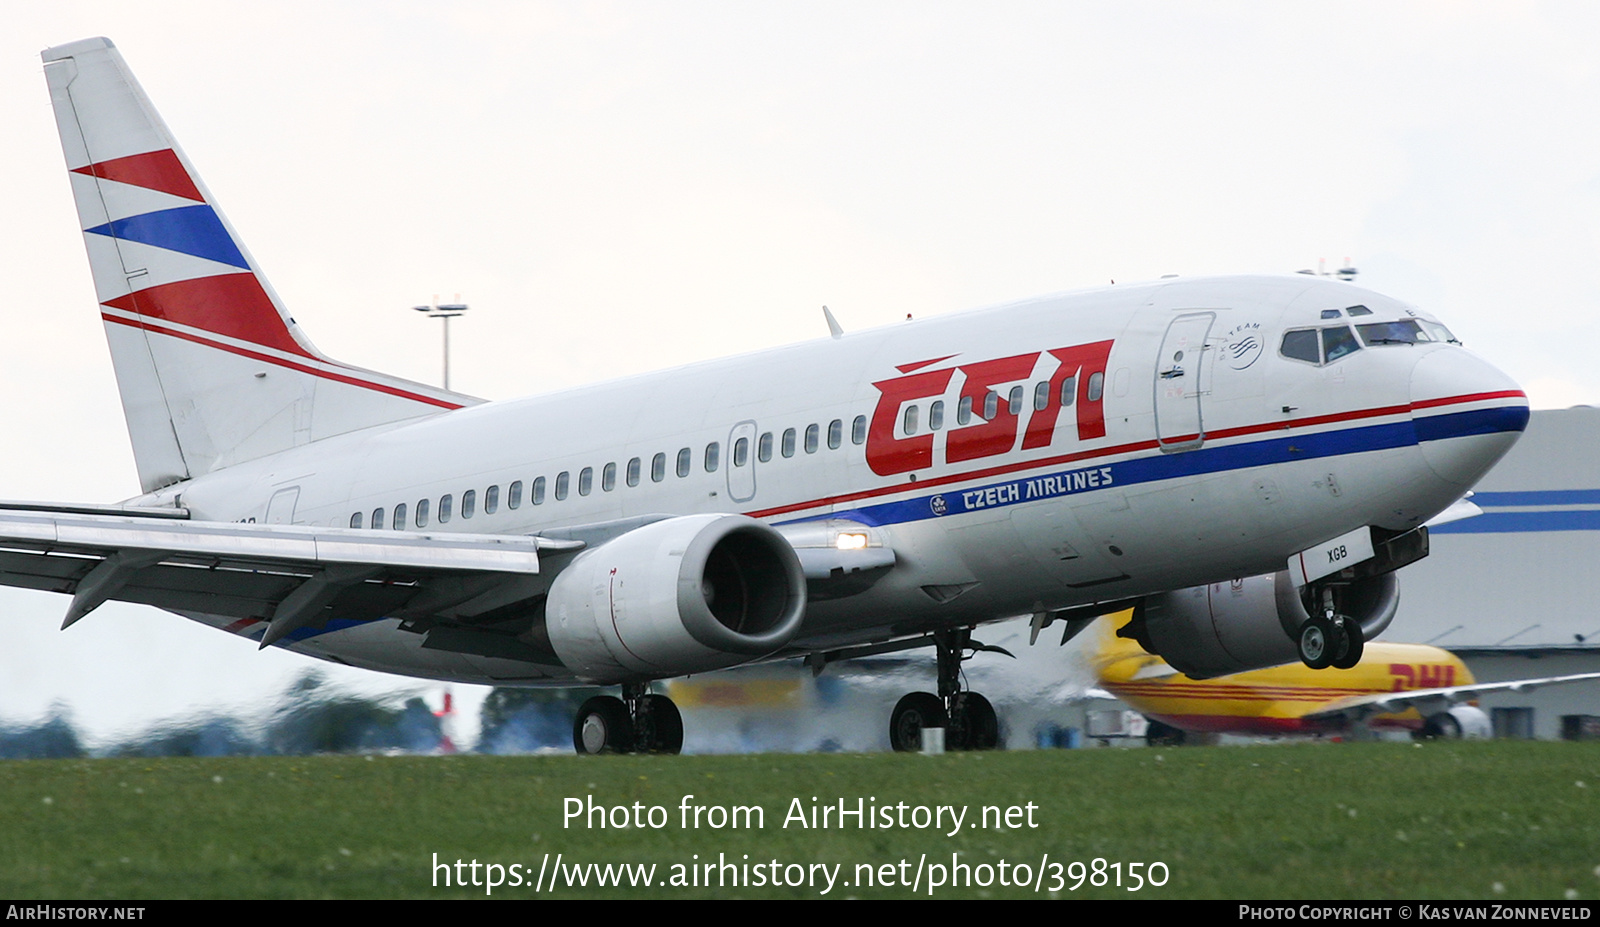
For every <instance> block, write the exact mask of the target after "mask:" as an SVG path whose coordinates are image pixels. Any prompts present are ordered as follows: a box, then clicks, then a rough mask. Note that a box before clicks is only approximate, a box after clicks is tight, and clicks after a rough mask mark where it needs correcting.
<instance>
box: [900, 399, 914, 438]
mask: <svg viewBox="0 0 1600 927" xmlns="http://www.w3.org/2000/svg"><path fill="white" fill-rule="evenodd" d="M900 430H901V431H903V432H905V433H906V435H908V436H909V435H914V434H916V433H917V407H916V406H906V414H905V418H904V419H902V420H901V422H900Z"/></svg>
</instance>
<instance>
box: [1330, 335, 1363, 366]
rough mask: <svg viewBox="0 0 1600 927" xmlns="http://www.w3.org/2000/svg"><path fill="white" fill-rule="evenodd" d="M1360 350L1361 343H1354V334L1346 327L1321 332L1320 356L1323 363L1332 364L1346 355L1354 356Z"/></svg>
mask: <svg viewBox="0 0 1600 927" xmlns="http://www.w3.org/2000/svg"><path fill="white" fill-rule="evenodd" d="M1359 350H1361V343H1360V342H1359V341H1356V336H1355V333H1354V332H1352V331H1351V330H1350V329H1349V327H1348V326H1344V325H1340V326H1339V327H1338V328H1324V329H1323V330H1322V356H1323V357H1324V358H1326V361H1325V363H1329V364H1331V363H1333V362H1334V361H1336V360H1338V359H1339V358H1341V357H1344V356H1345V355H1346V354H1354V353H1355V352H1357V351H1359Z"/></svg>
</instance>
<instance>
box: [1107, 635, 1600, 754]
mask: <svg viewBox="0 0 1600 927" xmlns="http://www.w3.org/2000/svg"><path fill="white" fill-rule="evenodd" d="M1132 618H1133V610H1132V609H1127V610H1125V611H1123V612H1120V613H1117V614H1114V615H1108V616H1106V617H1105V618H1104V619H1102V620H1101V621H1099V622H1097V623H1096V625H1095V632H1094V633H1095V638H1094V639H1093V640H1092V641H1091V643H1090V649H1089V651H1088V653H1087V657H1088V660H1089V662H1090V664H1091V665H1092V667H1093V668H1094V670H1095V675H1096V678H1097V680H1098V683H1099V685H1100V687H1101V688H1103V689H1104V690H1105V691H1107V692H1109V693H1110V694H1112V695H1114V696H1116V697H1117V698H1119V699H1121V700H1122V701H1124V702H1126V703H1128V704H1129V705H1130V706H1132V707H1133V708H1134V710H1136V711H1138V712H1139V713H1140V714H1142V715H1144V716H1145V717H1146V718H1148V719H1150V720H1152V721H1153V722H1156V723H1155V724H1152V725H1151V729H1150V733H1149V739H1150V740H1151V742H1152V743H1158V742H1159V743H1167V744H1174V743H1183V742H1184V741H1185V740H1188V739H1189V737H1190V736H1191V735H1200V737H1201V738H1205V737H1209V736H1212V735H1216V734H1242V735H1256V736H1260V735H1303V734H1356V735H1358V736H1359V735H1361V734H1364V733H1366V732H1368V731H1381V730H1402V731H1410V732H1411V733H1412V734H1413V735H1415V736H1420V737H1443V738H1461V737H1466V738H1486V737H1490V736H1492V735H1493V727H1492V725H1491V724H1490V722H1489V716H1488V715H1487V714H1485V713H1484V712H1483V710H1482V709H1481V708H1479V707H1477V704H1476V702H1473V701H1471V700H1473V699H1475V698H1476V697H1477V696H1479V695H1483V694H1486V693H1490V692H1505V691H1513V692H1523V691H1530V690H1532V689H1535V688H1538V687H1541V686H1550V685H1561V684H1564V683H1569V682H1579V681H1582V680H1585V679H1600V672H1596V673H1575V674H1572V675H1567V676H1549V677H1545V678H1541V679H1516V680H1508V681H1505V682H1492V683H1479V682H1477V680H1475V679H1474V678H1473V676H1472V671H1471V670H1469V669H1468V668H1467V665H1466V664H1465V663H1463V662H1461V658H1460V657H1458V656H1456V655H1455V654H1453V653H1451V652H1450V651H1448V650H1444V649H1441V648H1439V647H1431V646H1428V645H1426V644H1399V643H1389V642H1387V641H1380V642H1373V643H1368V644H1367V645H1366V646H1365V648H1364V651H1363V653H1362V656H1361V659H1360V660H1359V661H1357V662H1356V664H1355V665H1354V666H1352V667H1349V668H1347V669H1331V670H1325V671H1320V672H1319V671H1314V670H1310V669H1307V668H1306V667H1305V666H1303V665H1299V664H1285V665H1283V666H1273V667H1267V668H1264V669H1256V670H1249V671H1246V672H1242V673H1234V674H1230V675H1226V676H1218V677H1214V678H1210V679H1190V678H1189V677H1187V676H1185V675H1183V674H1182V673H1179V672H1178V671H1177V670H1175V669H1173V668H1172V667H1171V666H1169V665H1168V664H1167V663H1166V662H1165V661H1163V660H1162V659H1161V658H1160V657H1158V656H1155V655H1153V654H1150V653H1147V652H1145V651H1144V649H1143V648H1141V647H1140V646H1139V645H1138V644H1137V643H1135V642H1134V641H1133V640H1131V639H1129V638H1126V637H1122V636H1119V635H1120V632H1121V630H1122V629H1123V628H1126V627H1127V626H1128V624H1129V622H1130V621H1131V620H1132Z"/></svg>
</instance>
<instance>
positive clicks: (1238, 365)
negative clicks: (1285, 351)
mask: <svg viewBox="0 0 1600 927" xmlns="http://www.w3.org/2000/svg"><path fill="white" fill-rule="evenodd" d="M1222 337H1223V338H1224V339H1226V344H1224V345H1223V347H1222V359H1223V360H1224V361H1226V362H1227V364H1228V366H1229V367H1232V368H1233V369H1234V370H1244V369H1245V368H1246V367H1249V366H1250V365H1251V364H1253V363H1255V362H1256V361H1257V360H1259V359H1260V358H1261V348H1262V345H1263V344H1264V342H1263V341H1262V340H1261V323H1260V322H1245V323H1244V324H1242V325H1235V326H1234V327H1233V328H1232V329H1231V330H1229V331H1227V332H1224V333H1223V335H1222Z"/></svg>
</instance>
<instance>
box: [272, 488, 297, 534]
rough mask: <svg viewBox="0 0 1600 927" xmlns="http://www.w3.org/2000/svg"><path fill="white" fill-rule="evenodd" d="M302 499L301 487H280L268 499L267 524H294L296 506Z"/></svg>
mask: <svg viewBox="0 0 1600 927" xmlns="http://www.w3.org/2000/svg"><path fill="white" fill-rule="evenodd" d="M299 501H300V487H298V486H290V487H289V488H288V489H280V490H278V491H277V492H275V493H273V494H272V498H271V499H269V500H268V501H267V524H269V525H292V524H294V506H295V503H296V502H299Z"/></svg>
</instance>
